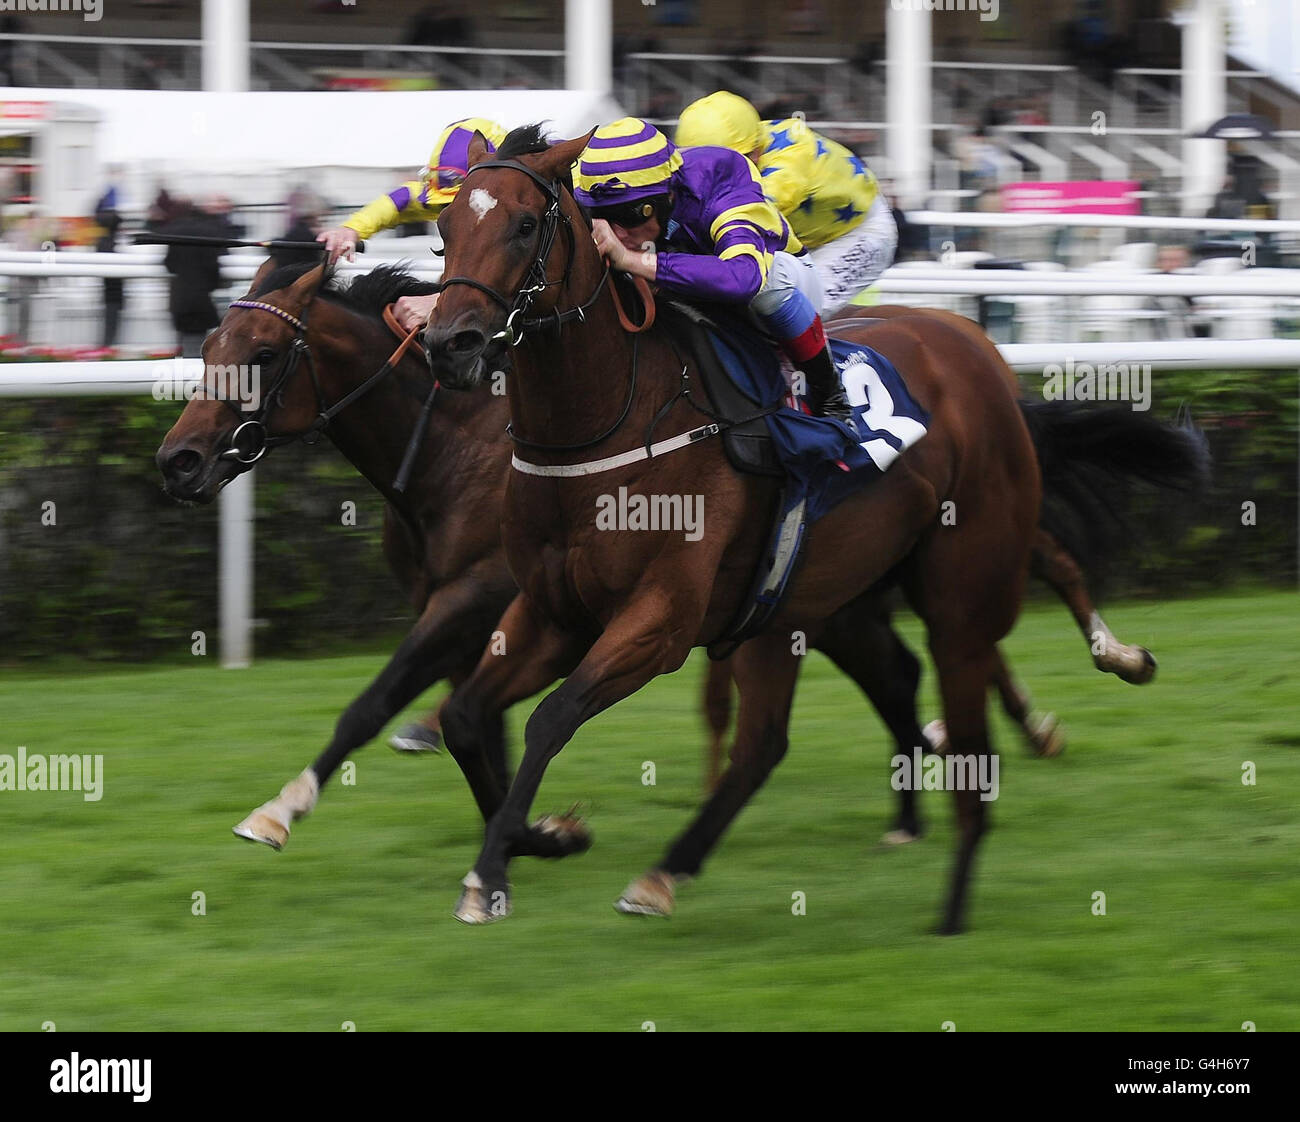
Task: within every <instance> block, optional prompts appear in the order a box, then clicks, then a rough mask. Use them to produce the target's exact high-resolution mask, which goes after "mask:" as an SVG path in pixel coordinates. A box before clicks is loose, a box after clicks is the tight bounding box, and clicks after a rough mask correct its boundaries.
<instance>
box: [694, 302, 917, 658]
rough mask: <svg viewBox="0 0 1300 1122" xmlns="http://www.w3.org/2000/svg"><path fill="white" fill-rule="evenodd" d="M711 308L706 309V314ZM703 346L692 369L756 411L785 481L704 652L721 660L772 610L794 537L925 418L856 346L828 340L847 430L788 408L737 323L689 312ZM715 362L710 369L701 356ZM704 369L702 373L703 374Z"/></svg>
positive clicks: (876, 470)
mask: <svg viewBox="0 0 1300 1122" xmlns="http://www.w3.org/2000/svg"><path fill="white" fill-rule="evenodd" d="M710 311H711V312H712V311H713V309H710ZM690 318H691V319H692V320H694V321H695V324H696V325H697V327H698V329H699V330H700V331H701V332H702V334H703V335H704V336H705V337H706V338H707V340H708V346H707V351H708V352H711V353H706V354H701V352H702V351H705V350H706V348H705V347H704V346H703V345H701V340H700V338H699V335H696V336H695V339H694V340H693V342H694V343H695V346H694V347H693V348H692V349H693V350H695V351H696V354H697V356H698V357H700V358H702V359H703V360H704V361H702V362H701V363H700V364H699V372H700V374H701V376H702V380H703V382H704V384H705V389H706V391H708V393H709V397H710V398H711V399H712V400H713V401H717V400H718V398H719V395H718V393H717V392H715V390H714V388H713V387H712V386H711V385H710V383H711V382H716V380H717V379H718V378H719V377H722V376H725V377H726V378H727V380H728V381H729V382H730V383H731V384H732V386H734V387H735V389H737V390H739V391H740V393H741V394H742V395H743V396H744V398H746V399H748V401H749V402H751V403H752V404H753V405H754V406H755V410H754V411H755V412H758V411H760V410H761V411H764V412H765V415H764V417H763V421H764V423H765V425H766V428H767V434H768V436H769V437H770V439H771V442H772V447H773V450H774V451H775V453H776V459H777V460H778V461H779V463H780V465H781V468H782V471H783V474H784V476H785V487H784V490H783V492H782V497H781V505H780V510H779V512H778V517H777V520H776V525H775V527H774V528H773V531H772V535H771V539H770V543H769V547H768V549H767V550H765V551H764V555H763V558H762V560H761V561H760V564H759V567H758V572H757V573H756V575H755V578H754V588H753V591H752V593H751V596H750V597H749V600H748V602H747V604H746V606H745V607H744V608H743V609H742V611H741V613H740V615H739V616H738V617H737V619H736V620H735V621H733V624H732V626H731V627H730V628H729V629H728V631H727V634H726V635H725V637H724V638H723V639H722V640H720V641H719V642H718V643H716V644H714V645H713V646H712V647H711V648H710V649H709V654H710V656H711V657H713V658H723V657H726V655H728V654H729V653H730V652H731V651H732V650H734V649H735V647H736V645H737V644H739V643H740V642H743V640H744V639H746V638H748V637H749V636H750V635H752V634H754V633H755V632H757V631H758V630H759V629H760V628H761V627H762V625H763V623H764V622H766V620H767V619H768V618H769V617H770V616H771V614H772V612H773V611H775V609H776V606H777V604H779V603H780V600H781V596H782V595H783V593H784V592H785V588H786V586H787V585H788V583H789V580H790V577H791V575H792V573H793V572H794V569H795V565H796V563H797V561H798V557H799V551H800V547H801V545H802V542H803V536H804V531H805V529H806V528H807V526H809V525H810V524H812V523H813V522H815V521H817V519H818V518H820V517H821V516H822V515H824V514H825V513H826V512H827V511H829V510H830V509H831V508H833V507H834V506H835V505H836V504H837V503H839V502H841V501H842V500H844V499H845V498H847V497H848V496H849V495H851V494H853V493H854V492H855V491H857V490H858V489H859V488H861V487H865V486H868V485H869V484H870V483H871V482H872V481H873V480H875V479H877V478H879V477H880V475H881V474H882V473H883V472H884V471H885V470H886V469H887V468H888V467H889V465H890V464H892V463H893V462H894V461H895V460H897V459H898V457H899V456H900V455H902V453H903V452H905V451H906V450H907V449H908V448H910V447H911V446H912V445H913V444H915V443H916V442H917V441H918V440H920V439H921V438H922V437H923V436H924V435H925V433H926V426H927V425H928V424H929V422H930V416H929V414H928V413H927V412H926V411H925V410H924V409H922V408H921V406H920V405H918V404H917V402H916V401H915V399H914V398H913V397H912V395H911V393H909V392H908V389H907V385H906V384H905V383H904V381H903V378H902V375H901V374H899V372H898V370H897V369H896V368H895V366H894V364H893V363H892V362H890V361H889V359H887V358H886V357H885V356H884V355H882V354H880V353H879V352H878V351H875V350H872V348H870V347H867V346H864V345H863V344H861V343H850V342H847V341H846V340H843V339H836V338H834V337H832V338H831V339H830V345H831V353H832V354H833V355H834V357H835V363H836V366H837V367H838V368H839V371H840V376H841V378H842V380H843V382H844V390H845V395H846V396H847V398H848V400H849V404H850V406H851V407H852V421H853V428H852V429H850V428H849V427H848V426H846V425H844V424H842V423H840V422H839V421H834V420H830V419H828V418H825V417H813V416H811V415H810V414H808V413H806V412H804V411H803V410H802V408H792V407H791V405H790V402H791V401H793V400H794V399H793V398H791V396H790V387H789V383H788V382H787V378H786V375H785V374H784V373H783V371H782V367H781V359H780V357H779V356H778V353H777V351H776V348H775V347H774V346H773V345H772V344H771V343H770V342H769V341H768V340H766V339H765V338H763V337H762V336H761V335H759V334H758V333H757V332H756V331H754V330H753V328H752V327H749V326H748V325H747V324H744V325H742V324H741V323H738V322H737V321H736V320H733V319H731V318H729V317H728V318H727V319H726V320H724V321H723V322H719V320H720V319H721V318H722V317H718V318H714V317H713V316H710V317H708V318H705V317H703V316H699V315H698V314H697V315H692V316H690ZM711 358H716V360H717V361H716V364H715V363H712V362H709V361H708V359H711ZM710 368H712V369H710Z"/></svg>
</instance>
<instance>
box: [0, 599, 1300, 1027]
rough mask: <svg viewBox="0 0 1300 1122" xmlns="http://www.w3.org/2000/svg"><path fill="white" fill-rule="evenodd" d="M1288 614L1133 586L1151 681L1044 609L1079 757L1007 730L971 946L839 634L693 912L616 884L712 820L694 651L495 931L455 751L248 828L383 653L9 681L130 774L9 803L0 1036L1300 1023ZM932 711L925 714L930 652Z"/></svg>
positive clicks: (27, 741) (517, 888)
mask: <svg viewBox="0 0 1300 1122" xmlns="http://www.w3.org/2000/svg"><path fill="white" fill-rule="evenodd" d="M1296 617H1297V612H1296V597H1295V596H1294V595H1293V594H1289V593H1266V594H1257V593H1252V594H1250V595H1241V596H1226V597H1219V598H1215V599H1206V600H1199V601H1188V602H1179V603H1172V604H1163V605H1157V604H1154V603H1142V604H1129V605H1121V606H1118V607H1115V608H1114V609H1112V610H1111V611H1110V612H1108V613H1107V619H1108V622H1109V623H1110V624H1111V626H1112V628H1113V629H1114V630H1115V632H1116V634H1117V635H1119V636H1120V637H1121V638H1122V639H1125V640H1126V641H1129V642H1139V643H1144V644H1146V645H1147V646H1150V647H1151V648H1152V649H1153V650H1154V651H1155V652H1156V654H1157V656H1158V657H1159V658H1160V674H1159V676H1158V678H1157V680H1156V682H1155V683H1154V684H1153V685H1151V686H1148V687H1144V688H1134V687H1131V686H1126V685H1124V684H1122V683H1120V682H1119V681H1118V680H1117V679H1115V678H1112V677H1110V676H1104V675H1101V674H1098V673H1096V672H1095V671H1094V670H1092V669H1091V666H1090V664H1089V661H1088V658H1087V652H1086V650H1085V647H1084V644H1083V642H1082V640H1081V639H1080V637H1079V636H1078V635H1077V633H1075V632H1074V631H1073V629H1072V627H1071V625H1070V623H1069V620H1068V618H1067V616H1066V615H1065V613H1064V612H1063V611H1062V610H1061V609H1060V608H1059V607H1057V606H1046V605H1045V606H1042V607H1038V608H1035V609H1033V610H1032V611H1030V612H1029V613H1027V615H1026V616H1025V617H1024V619H1023V620H1022V621H1021V624H1020V626H1019V628H1018V629H1017V630H1016V632H1015V633H1014V634H1013V635H1012V636H1011V637H1010V638H1009V639H1008V641H1007V643H1006V644H1005V649H1006V650H1007V651H1008V653H1009V655H1010V657H1011V659H1012V660H1013V665H1014V666H1015V667H1016V669H1017V670H1018V671H1019V673H1020V676H1021V678H1022V679H1023V680H1024V681H1025V683H1026V684H1027V685H1028V686H1029V688H1030V689H1031V690H1032V692H1033V693H1034V696H1035V699H1036V701H1037V702H1039V703H1040V704H1041V705H1043V706H1045V707H1050V708H1052V709H1054V710H1055V711H1056V712H1057V713H1058V714H1059V715H1060V716H1061V717H1062V719H1063V720H1064V721H1065V723H1066V726H1067V729H1068V732H1069V734H1070V747H1069V750H1068V751H1067V753H1066V755H1065V756H1064V757H1062V758H1061V759H1059V760H1049V761H1039V760H1031V759H1028V758H1026V757H1024V755H1023V754H1022V751H1021V747H1020V743H1019V740H1018V738H1015V737H1014V734H1013V732H1012V731H1011V729H1010V728H1009V726H1008V725H1007V724H1006V722H1005V721H1004V720H1003V719H1002V717H1001V715H1000V714H999V715H998V716H997V718H996V719H995V722H994V727H995V736H996V740H997V744H998V746H999V747H1000V748H1001V749H1002V751H1003V753H1004V756H1003V761H1002V776H1001V780H1002V784H1001V797H1000V799H999V800H998V801H997V802H996V803H995V804H994V810H993V818H994V829H993V832H992V833H991V834H990V835H989V837H988V838H987V840H986V842H985V845H984V848H983V851H982V854H981V857H980V861H979V866H978V870H977V877H976V883H975V888H974V893H973V907H972V911H971V922H972V930H971V932H970V933H969V934H967V935H964V936H961V937H960V938H956V939H940V938H938V937H936V936H934V935H931V934H929V931H930V929H931V927H932V925H933V923H934V921H935V919H936V917H937V913H938V907H939V902H940V899H941V896H942V892H943V888H944V885H945V882H946V877H947V871H948V865H949V860H950V849H951V843H952V830H951V817H952V815H951V809H950V807H949V805H948V802H947V797H946V796H940V795H938V794H933V795H930V796H928V797H925V798H924V800H923V806H924V808H925V810H926V812H927V817H928V821H929V824H930V826H931V833H930V834H929V835H928V836H927V837H926V838H925V839H924V840H923V841H921V842H919V843H917V844H915V845H912V846H909V847H905V848H903V849H900V850H885V849H882V848H880V847H879V846H878V845H877V844H876V843H877V839H878V838H879V837H880V835H881V833H882V831H883V830H884V829H885V828H886V826H887V825H888V821H889V814H890V810H891V799H892V792H891V791H890V790H889V788H888V775H889V771H888V765H887V757H888V754H889V749H888V747H887V745H886V742H885V738H884V735H883V733H882V731H881V727H880V725H879V723H878V722H877V721H876V719H875V718H874V717H873V716H872V715H871V714H870V712H869V711H868V709H867V708H866V705H865V702H862V701H860V699H859V698H858V696H857V694H856V692H855V691H854V689H853V688H852V687H851V686H850V685H849V684H848V683H847V682H845V681H843V680H842V679H840V678H839V677H838V675H837V674H836V672H835V671H834V670H833V669H832V668H831V667H830V666H829V664H828V663H826V662H825V661H824V660H823V659H822V658H821V657H820V656H815V657H810V658H809V660H808V666H807V668H806V671H805V674H804V678H803V682H802V685H801V688H800V692H799V695H798V699H797V704H796V709H795V718H794V726H793V731H792V747H791V750H790V754H789V756H788V757H787V758H786V761H785V762H784V764H783V765H782V766H781V768H780V769H778V771H777V773H776V774H775V775H774V776H773V778H772V780H771V782H770V783H769V784H768V786H767V787H766V788H765V789H764V790H763V791H762V792H761V793H760V794H759V796H758V797H757V798H756V799H755V801H754V802H753V804H752V805H751V806H750V807H749V808H748V809H747V811H746V812H745V813H744V814H743V815H742V816H741V817H740V819H739V820H738V822H737V823H736V825H735V827H734V828H733V829H732V831H731V832H730V833H729V835H728V836H727V837H726V838H725V839H724V841H723V843H722V845H721V846H720V847H719V849H718V851H717V852H716V853H715V855H714V856H713V858H712V860H711V861H710V863H709V864H708V865H707V866H706V868H705V871H704V875H703V876H702V877H701V878H700V879H699V880H697V881H696V882H694V883H692V884H690V885H688V886H686V887H685V888H684V889H682V890H681V891H680V893H679V899H678V903H679V907H678V912H677V915H676V916H674V917H673V918H672V919H671V920H668V921H662V920H651V919H634V918H628V917H623V916H619V915H617V914H616V913H615V912H614V911H613V909H612V907H611V904H612V902H613V900H614V899H615V898H616V897H617V895H618V894H619V892H620V890H621V889H622V888H623V887H624V885H625V884H626V883H627V882H628V881H629V880H630V879H631V878H632V877H634V876H635V875H637V874H638V873H640V872H641V871H643V870H644V869H645V868H646V867H648V866H649V865H650V864H651V863H652V862H653V861H654V860H655V859H656V858H657V857H658V856H659V855H660V853H661V852H662V851H663V849H664V847H665V845H666V843H667V842H668V841H669V840H670V839H671V838H672V837H673V836H675V835H676V834H677V833H678V832H679V831H680V830H681V829H682V828H683V827H684V826H685V825H686V822H687V820H688V817H689V815H690V814H691V812H692V809H693V807H694V806H695V803H696V800H697V795H698V789H699V783H700V776H701V744H702V735H701V728H700V724H699V718H698V717H697V714H696V696H697V691H698V685H699V681H700V675H699V669H700V664H699V662H698V661H697V662H693V663H692V665H691V666H689V667H688V668H687V669H686V670H684V671H683V672H682V673H681V674H678V675H676V676H675V677H674V678H672V679H668V680H661V681H659V682H656V683H654V684H652V685H651V686H650V687H648V688H647V689H645V690H644V691H642V692H641V693H640V694H639V695H637V696H636V697H634V698H631V699H630V700H628V701H626V702H624V703H623V704H622V705H620V706H618V707H616V708H615V709H614V710H612V711H610V712H609V713H606V714H604V715H603V716H601V717H600V718H598V719H597V720H595V721H593V722H592V723H591V724H590V725H588V726H587V727H586V728H584V729H583V730H582V731H581V732H580V733H579V735H578V737H577V738H576V739H575V740H574V742H573V743H572V744H570V745H569V747H568V748H567V749H566V750H565V751H564V752H563V753H561V755H560V756H559V757H558V758H557V759H556V761H555V762H554V764H553V765H552V766H551V769H550V772H549V773H548V775H547V779H546V782H545V784H544V786H543V788H542V792H541V795H540V797H539V800H538V803H537V809H538V810H549V809H554V808H561V807H564V806H567V805H568V804H569V803H570V802H572V801H573V800H575V799H583V800H586V801H587V802H588V803H589V808H588V809H589V813H590V816H591V824H592V828H593V830H594V833H595V838H596V844H595V847H594V848H593V850H592V851H591V852H590V853H588V854H586V855H584V856H581V857H577V858H572V859H569V860H567V861H563V862H539V861H529V860H520V861H517V862H516V863H515V864H514V866H513V867H512V879H513V882H514V905H515V915H514V916H513V917H512V918H511V919H509V920H507V921H505V922H503V923H499V924H496V925H494V926H492V927H488V928H482V929H475V928H466V927H463V926H461V925H460V924H458V923H456V922H455V921H454V920H453V919H452V917H451V909H452V905H453V904H454V902H455V899H456V896H457V892H458V881H459V879H460V877H461V876H462V875H463V874H464V873H465V871H466V870H467V869H468V868H469V867H470V866H471V864H472V863H473V861H474V857H475V855H476V852H477V845H478V841H479V839H480V837H481V827H480V824H479V822H478V821H477V815H476V812H475V811H474V808H473V805H472V802H471V800H470V798H469V795H468V791H467V788H466V787H465V784H464V781H463V780H462V779H461V777H460V775H459V773H458V771H457V769H456V767H455V765H454V764H453V763H452V762H451V760H450V759H449V758H447V757H445V756H441V757H436V758H429V757H421V758H416V759H410V758H403V757H399V756H397V755H395V754H394V753H392V752H390V751H389V750H388V749H387V748H385V747H382V746H381V745H378V744H376V745H372V746H370V747H369V748H367V749H366V750H365V751H363V752H361V753H359V754H358V755H357V756H355V757H354V759H355V760H356V761H357V771H356V784H355V786H342V785H339V784H338V783H337V781H336V782H335V783H332V784H331V785H330V786H329V787H328V788H327V789H326V790H325V792H324V793H323V795H322V798H321V802H320V805H319V806H318V807H317V810H316V812H315V814H313V815H312V816H311V817H310V818H308V819H306V820H305V821H303V822H301V823H299V824H298V825H297V826H296V827H295V828H294V833H293V836H292V837H291V839H290V842H289V845H288V846H287V848H286V849H285V851H284V852H283V853H280V854H276V853H273V852H271V851H270V850H268V849H265V848H264V847H261V846H252V845H249V844H247V843H245V842H242V841H239V840H237V839H236V838H235V837H233V836H232V835H231V833H230V827H231V826H232V825H234V823H235V822H237V821H239V820H240V819H241V818H242V817H243V816H244V815H245V814H246V813H247V812H248V811H250V810H252V809H253V807H255V806H257V805H258V804H259V803H261V802H263V801H264V800H266V799H269V798H271V797H272V796H273V795H274V794H275V793H276V792H277V791H278V790H279V788H280V786H281V784H282V783H283V782H284V781H286V780H287V779H289V778H290V777H292V776H293V775H295V774H297V772H298V771H299V770H301V768H302V767H304V766H305V765H306V764H307V763H309V762H310V761H311V760H312V759H313V758H314V756H315V755H316V753H317V752H318V751H319V749H320V747H321V745H322V744H323V743H324V740H325V738H326V736H327V733H328V731H329V729H330V728H331V727H332V724H333V721H334V718H335V716H336V715H337V713H338V712H339V711H340V709H341V708H342V707H343V705H344V704H345V703H346V702H347V701H348V700H350V699H351V697H352V696H353V695H354V694H355V693H356V692H357V691H358V689H359V688H360V687H361V686H362V685H363V684H364V682H365V681H366V680H367V679H368V677H369V676H370V675H371V674H372V673H373V672H374V671H376V670H377V669H378V667H379V666H380V665H381V663H382V658H380V657H375V656H365V657H355V656H354V657H340V658H328V659H319V660H315V661H277V662H263V663H259V664H258V665H257V666H256V667H255V668H254V669H252V670H249V671H242V672H235V671H222V670H219V669H218V668H216V666H215V665H214V662H213V660H211V659H208V660H203V661H202V662H201V663H200V660H196V659H192V658H191V657H190V656H189V654H188V651H187V650H186V653H185V654H184V655H183V656H182V657H178V659H177V666H176V668H174V669H173V668H159V667H154V668H147V669H134V670H129V671H123V672H121V673H108V674H105V673H102V672H95V673H88V674H72V673H64V674H60V675H57V676H50V675H48V674H45V673H42V672H32V671H26V670H20V671H7V672H5V673H4V675H3V679H0V680H2V681H3V686H2V687H0V690H2V693H0V705H2V706H3V712H4V714H5V722H4V729H5V731H4V734H3V742H0V752H4V753H13V752H14V751H15V749H16V748H17V746H18V745H20V744H22V745H25V746H26V747H27V748H28V751H29V752H31V753H37V752H40V753H61V752H93V753H103V754H104V756H105V771H106V782H105V792H104V797H103V799H102V800H101V801H100V802H97V803H88V802H85V801H84V800H83V799H82V797H81V795H80V794H77V793H65V792H60V793H35V792H3V793H0V813H3V821H4V823H5V837H6V845H5V855H4V860H3V861H2V862H0V947H2V948H3V955H2V956H0V1029H8V1030H14V1029H19V1030H35V1029H37V1028H39V1027H40V1025H41V1023H42V1022H43V1021H54V1022H55V1023H56V1025H57V1027H58V1028H59V1030H61V1031H67V1030H82V1029H127V1030H132V1029H153V1030H159V1029H162V1030H166V1029H200V1028H215V1029H307V1030H330V1031H337V1030H338V1029H339V1028H340V1026H341V1025H342V1023H343V1022H345V1021H352V1022H354V1023H355V1024H356V1027H357V1029H358V1030H360V1031H365V1030H378V1029H489V1028H491V1029H506V1028H516V1029H580V1028H598V1029H618V1030H629V1031H637V1030H640V1029H641V1027H642V1024H643V1022H646V1021H653V1022H655V1024H656V1026H657V1027H658V1029H659V1030H661V1031H665V1030H673V1029H782V1028H784V1029H790V1028H845V1029H865V1028H874V1029H921V1030H929V1031H934V1030H938V1029H939V1027H940V1024H941V1023H942V1022H943V1021H954V1022H955V1023H956V1026H957V1028H958V1030H961V1031H971V1030H980V1029H1037V1030H1056V1029H1161V1030H1170V1029H1172V1030H1180V1029H1224V1030H1233V1031H1236V1030H1239V1029H1240V1026H1241V1024H1242V1022H1243V1021H1254V1022H1255V1023H1256V1025H1257V1026H1258V1028H1259V1029H1260V1030H1261V1031H1267V1030H1278V1029H1290V1030H1295V1029H1297V1028H1300V971H1297V969H1296V947H1297V936H1296V921H1297V915H1298V914H1300V911H1298V909H1297V905H1298V904H1300V883H1298V878H1300V867H1298V866H1297V856H1296V855H1297V853H1298V852H1300V822H1298V821H1297V815H1296V805H1297V794H1298V793H1300V729H1297V726H1296V714H1297V712H1300V659H1298V658H1297V654H1300V650H1298V648H1300V639H1298V638H1297V628H1296ZM906 630H907V632H908V635H909V640H910V641H911V642H912V643H913V645H914V646H916V645H917V644H918V642H919V634H918V632H917V629H916V628H915V626H914V625H912V624H910V623H909V624H908V626H907V628H906ZM925 699H926V713H927V714H930V715H932V714H933V713H934V704H933V681H932V676H931V675H930V674H928V673H927V677H926V684H925ZM527 711H528V707H524V708H522V709H521V710H519V711H516V712H515V713H514V714H513V715H512V724H513V727H514V728H515V729H516V730H517V729H519V728H521V727H522V719H523V717H524V716H526V713H527ZM1246 760H1250V761H1254V763H1255V764H1256V767H1257V770H1258V783H1257V785H1255V786H1244V785H1243V784H1242V782H1241V773H1242V763H1243V761H1246ZM644 761H653V762H654V763H655V765H656V770H657V784H656V785H655V786H653V787H647V786H644V785H643V784H642V782H641V777H642V764H643V762H644ZM196 891H201V892H203V893H205V894H206V907H207V914H206V915H205V916H201V917H199V916H194V915H192V914H191V904H192V894H193V893H194V892H196ZM1097 891H1102V892H1105V893H1106V901H1107V914H1106V915H1105V916H1104V917H1099V916H1094V915H1093V914H1092V911H1091V901H1092V894H1093V893H1094V892H1097ZM794 892H803V893H805V894H806V899H807V914H806V915H804V916H796V915H793V914H792V912H791V899H792V897H791V894H792V893H794Z"/></svg>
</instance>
